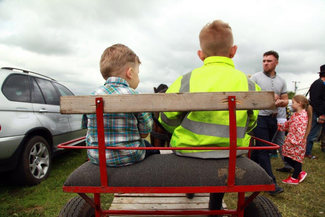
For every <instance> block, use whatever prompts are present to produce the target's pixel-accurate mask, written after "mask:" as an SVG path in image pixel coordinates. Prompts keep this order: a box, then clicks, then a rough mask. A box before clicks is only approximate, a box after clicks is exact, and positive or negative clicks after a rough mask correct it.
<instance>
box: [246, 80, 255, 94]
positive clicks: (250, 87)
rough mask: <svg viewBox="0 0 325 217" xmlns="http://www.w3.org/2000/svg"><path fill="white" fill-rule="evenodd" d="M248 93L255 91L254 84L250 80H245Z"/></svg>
mask: <svg viewBox="0 0 325 217" xmlns="http://www.w3.org/2000/svg"><path fill="white" fill-rule="evenodd" d="M247 83H248V91H255V83H254V81H252V80H251V79H249V78H247Z"/></svg>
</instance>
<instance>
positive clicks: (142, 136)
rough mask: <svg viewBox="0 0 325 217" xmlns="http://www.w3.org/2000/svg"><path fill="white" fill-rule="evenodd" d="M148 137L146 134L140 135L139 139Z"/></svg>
mask: <svg viewBox="0 0 325 217" xmlns="http://www.w3.org/2000/svg"><path fill="white" fill-rule="evenodd" d="M148 135H149V133H146V134H143V133H140V137H141V138H142V139H144V138H147V136H148Z"/></svg>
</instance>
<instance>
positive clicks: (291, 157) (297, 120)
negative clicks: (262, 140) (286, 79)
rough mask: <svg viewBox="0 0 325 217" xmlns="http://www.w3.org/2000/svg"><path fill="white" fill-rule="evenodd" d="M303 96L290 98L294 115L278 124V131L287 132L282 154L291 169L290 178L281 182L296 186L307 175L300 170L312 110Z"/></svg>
mask: <svg viewBox="0 0 325 217" xmlns="http://www.w3.org/2000/svg"><path fill="white" fill-rule="evenodd" d="M308 104H309V103H308V100H307V98H306V97H304V96H303V95H295V96H294V97H293V98H292V109H293V110H294V111H295V113H294V114H293V115H292V116H291V118H290V119H289V120H288V121H286V122H285V123H283V124H278V130H280V131H288V135H287V137H286V139H285V141H284V144H283V146H282V154H283V156H284V159H285V161H286V162H288V163H289V164H290V165H291V166H292V167H293V168H294V172H293V175H292V176H289V177H288V178H287V179H284V180H282V182H283V183H286V184H294V185H298V184H299V183H300V182H302V181H303V180H304V179H305V178H306V176H307V173H306V172H305V171H303V170H302V161H303V159H304V157H305V151H306V138H307V136H308V134H309V131H310V128H311V118H312V108H311V106H310V105H308Z"/></svg>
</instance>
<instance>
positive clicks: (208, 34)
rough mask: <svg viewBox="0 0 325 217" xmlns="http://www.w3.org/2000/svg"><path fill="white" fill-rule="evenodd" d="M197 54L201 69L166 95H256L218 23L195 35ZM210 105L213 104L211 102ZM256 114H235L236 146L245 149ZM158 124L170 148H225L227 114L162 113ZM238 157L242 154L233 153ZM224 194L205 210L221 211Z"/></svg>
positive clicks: (220, 154)
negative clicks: (249, 93) (197, 46)
mask: <svg viewBox="0 0 325 217" xmlns="http://www.w3.org/2000/svg"><path fill="white" fill-rule="evenodd" d="M199 40H200V47H201V50H199V51H198V52H197V54H198V56H199V58H200V59H201V60H202V61H203V66H202V67H199V68H196V69H194V70H193V71H191V72H189V73H187V74H185V75H183V76H180V77H179V78H178V79H177V80H176V81H175V82H174V83H173V84H172V85H171V86H170V87H169V89H168V90H167V92H166V93H179V92H229V91H260V88H259V86H258V85H257V84H255V83H254V82H253V81H251V80H250V79H249V78H248V77H247V76H246V75H245V74H244V73H243V72H241V71H239V70H236V69H235V66H234V62H233V61H232V58H233V57H234V56H235V54H236V51H237V46H236V45H234V40H233V35H232V29H231V27H230V26H229V25H228V24H227V23H224V22H223V21H221V20H215V21H213V22H211V23H208V24H207V25H206V26H204V27H203V29H202V30H201V32H200V35H199ZM211 103H213V102H211ZM257 115H258V111H257V110H256V111H255V110H254V111H245V110H241V111H237V112H236V118H237V137H238V138H237V144H238V146H248V145H249V140H250V136H249V135H248V134H247V133H248V132H250V131H252V129H253V128H254V127H255V126H256V120H257ZM159 121H160V122H161V124H162V125H163V126H164V127H165V129H166V130H168V131H169V132H170V133H172V134H173V135H172V138H171V141H170V145H171V146H172V147H189V146H190V147H191V146H204V147H211V146H216V145H217V146H221V147H222V146H229V112H228V111H194V112H188V113H186V112H164V113H161V114H160V118H159ZM228 153H229V151H228V150H218V151H201V150H200V151H199V150H194V151H193V150H184V151H183V150H182V151H177V152H175V154H177V155H180V156H187V157H195V158H227V157H228V156H229V154H228ZM237 154H238V155H240V154H243V152H237ZM223 196H224V193H211V194H210V202H209V209H210V210H217V209H221V206H222V198H223Z"/></svg>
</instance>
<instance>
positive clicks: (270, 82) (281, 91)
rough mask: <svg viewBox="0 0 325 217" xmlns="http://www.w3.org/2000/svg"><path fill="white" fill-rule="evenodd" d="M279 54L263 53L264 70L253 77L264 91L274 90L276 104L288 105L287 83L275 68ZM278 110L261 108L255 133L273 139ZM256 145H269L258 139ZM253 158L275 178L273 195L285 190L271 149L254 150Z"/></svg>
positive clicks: (266, 138)
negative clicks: (275, 172) (277, 180)
mask: <svg viewBox="0 0 325 217" xmlns="http://www.w3.org/2000/svg"><path fill="white" fill-rule="evenodd" d="M278 60H279V54H278V53H277V52H275V51H268V52H265V53H264V54H263V72H258V73H255V74H253V75H252V76H251V79H252V80H253V81H254V82H255V83H256V84H258V85H259V86H260V87H261V89H262V91H274V93H275V102H274V103H275V106H276V107H286V106H287V105H288V102H289V100H288V94H287V85H286V82H285V80H284V79H282V78H281V77H280V76H278V75H277V73H276V72H275V68H276V66H277V65H278V63H279V62H278ZM277 114H278V110H277V109H274V110H260V111H259V114H258V120H257V127H256V128H255V129H254V130H253V132H254V135H255V136H256V137H258V138H261V139H263V140H266V141H270V142H271V141H272V139H273V137H274V135H275V133H276V131H277V128H278V126H277ZM256 146H268V145H267V144H265V143H263V142H259V141H256ZM251 159H252V160H253V161H255V162H256V163H258V164H259V165H260V166H261V167H262V168H263V169H264V170H265V171H266V173H267V174H268V175H269V176H270V177H271V178H272V179H273V182H274V184H275V190H274V191H270V192H269V193H270V194H271V195H275V194H278V193H281V192H283V188H281V187H280V186H278V185H277V183H276V179H275V176H274V175H273V172H272V166H271V160H270V151H269V150H253V151H252V154H251Z"/></svg>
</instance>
